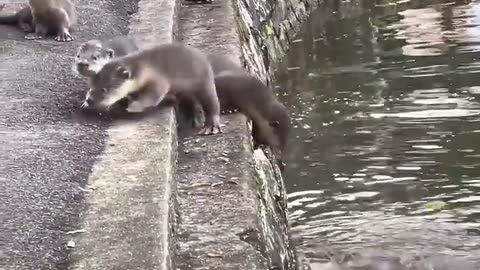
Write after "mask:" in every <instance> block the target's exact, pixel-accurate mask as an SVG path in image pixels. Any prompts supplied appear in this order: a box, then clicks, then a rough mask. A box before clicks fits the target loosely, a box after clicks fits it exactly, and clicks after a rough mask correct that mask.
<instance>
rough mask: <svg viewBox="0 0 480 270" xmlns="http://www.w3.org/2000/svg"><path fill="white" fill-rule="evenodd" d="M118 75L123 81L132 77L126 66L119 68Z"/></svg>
mask: <svg viewBox="0 0 480 270" xmlns="http://www.w3.org/2000/svg"><path fill="white" fill-rule="evenodd" d="M116 73H117V76H118V77H120V78H123V79H130V77H131V76H132V73H131V72H130V70H128V68H127V67H124V66H119V67H118V68H117V72H116Z"/></svg>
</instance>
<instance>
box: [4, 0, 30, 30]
mask: <svg viewBox="0 0 480 270" xmlns="http://www.w3.org/2000/svg"><path fill="white" fill-rule="evenodd" d="M2 8H3V7H2ZM0 10H1V9H0ZM0 24H6V25H17V26H18V27H20V29H22V30H23V31H24V32H25V33H32V32H33V31H34V28H33V17H32V11H31V9H30V7H29V6H26V7H24V8H22V9H21V10H19V11H17V12H16V13H15V14H11V15H7V16H0Z"/></svg>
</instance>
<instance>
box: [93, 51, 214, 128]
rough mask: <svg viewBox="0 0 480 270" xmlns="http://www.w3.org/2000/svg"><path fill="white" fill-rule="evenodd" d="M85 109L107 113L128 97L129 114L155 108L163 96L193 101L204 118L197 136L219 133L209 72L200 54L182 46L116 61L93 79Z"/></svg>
mask: <svg viewBox="0 0 480 270" xmlns="http://www.w3.org/2000/svg"><path fill="white" fill-rule="evenodd" d="M91 83H92V89H91V90H90V91H89V92H88V93H87V98H86V101H85V107H94V108H98V109H107V110H108V108H109V107H110V106H112V105H113V104H115V103H116V102H117V101H119V100H122V99H124V98H126V97H129V96H130V97H131V98H130V100H129V103H128V106H127V109H126V110H127V111H128V112H142V111H144V110H146V109H148V108H151V107H155V106H157V105H158V104H159V103H160V102H161V101H162V100H163V99H164V97H165V96H166V95H170V96H175V95H176V94H177V93H180V94H183V95H189V96H192V97H194V98H195V99H196V100H198V102H199V103H200V105H201V107H202V110H203V113H204V114H205V124H204V127H203V128H202V129H201V130H200V131H199V134H216V133H221V132H222V130H221V128H220V105H219V102H218V97H217V93H216V90H215V81H214V75H213V71H212V68H211V66H210V63H209V62H208V59H207V57H206V56H205V55H204V53H202V52H201V51H200V50H198V49H196V48H193V47H190V46H187V45H183V44H163V45H158V46H156V47H153V48H150V49H146V50H141V51H139V52H136V53H132V54H129V55H127V56H123V57H118V58H115V59H113V60H111V61H109V62H108V63H107V64H105V65H104V66H103V68H102V69H101V70H100V71H99V72H98V73H97V74H95V75H94V76H93V78H92V80H91Z"/></svg>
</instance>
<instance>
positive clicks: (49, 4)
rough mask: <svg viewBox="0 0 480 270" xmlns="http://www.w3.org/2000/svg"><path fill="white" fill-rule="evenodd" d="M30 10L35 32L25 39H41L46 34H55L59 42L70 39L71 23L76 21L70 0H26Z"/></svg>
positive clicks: (71, 38) (73, 7)
mask: <svg viewBox="0 0 480 270" xmlns="http://www.w3.org/2000/svg"><path fill="white" fill-rule="evenodd" d="M28 4H29V6H30V8H31V10H32V16H33V25H34V27H35V34H31V35H27V36H26V37H25V38H26V39H41V38H44V37H45V36H47V35H55V38H54V39H55V40H56V41H59V42H68V41H72V40H73V37H72V35H71V34H70V30H71V27H72V25H74V24H75V23H76V22H77V16H76V13H75V6H74V5H73V3H72V2H71V0H28Z"/></svg>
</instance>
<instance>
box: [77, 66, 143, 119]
mask: <svg viewBox="0 0 480 270" xmlns="http://www.w3.org/2000/svg"><path fill="white" fill-rule="evenodd" d="M138 88H139V86H138V82H137V80H135V78H134V77H132V71H131V69H130V68H129V67H128V66H126V65H124V64H123V63H120V62H117V61H114V62H109V63H108V64H106V65H105V66H104V67H103V68H102V69H101V70H100V71H99V72H98V73H96V74H95V75H94V76H93V77H92V80H91V89H90V90H89V91H88V92H87V95H86V97H85V101H84V103H83V104H82V107H83V108H86V107H94V108H99V109H107V110H108V109H109V108H110V107H111V106H112V105H113V104H115V103H116V102H117V101H119V100H121V99H124V98H126V97H128V96H129V95H130V94H132V93H134V92H136V91H137V90H138Z"/></svg>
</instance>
